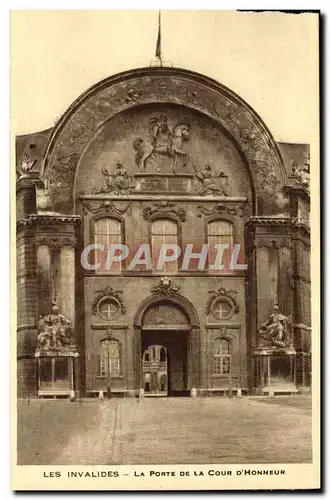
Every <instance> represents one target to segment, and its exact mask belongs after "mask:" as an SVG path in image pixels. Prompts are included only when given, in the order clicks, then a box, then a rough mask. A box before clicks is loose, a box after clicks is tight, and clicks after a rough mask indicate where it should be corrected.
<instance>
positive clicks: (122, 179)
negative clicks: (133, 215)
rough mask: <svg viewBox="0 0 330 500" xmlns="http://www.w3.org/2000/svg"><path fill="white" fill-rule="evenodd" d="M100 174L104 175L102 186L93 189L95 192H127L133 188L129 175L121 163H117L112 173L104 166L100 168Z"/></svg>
mask: <svg viewBox="0 0 330 500" xmlns="http://www.w3.org/2000/svg"><path fill="white" fill-rule="evenodd" d="M102 174H103V177H104V182H103V186H102V187H101V188H100V189H97V190H95V194H101V193H112V194H115V195H118V194H119V195H120V194H129V193H130V192H131V191H132V189H133V188H134V187H133V185H132V179H131V177H130V176H129V175H128V173H127V170H126V169H125V168H124V166H123V165H122V164H121V163H117V165H116V169H115V171H114V172H112V173H109V172H108V170H107V169H106V168H102Z"/></svg>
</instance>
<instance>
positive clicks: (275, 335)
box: [258, 303, 292, 349]
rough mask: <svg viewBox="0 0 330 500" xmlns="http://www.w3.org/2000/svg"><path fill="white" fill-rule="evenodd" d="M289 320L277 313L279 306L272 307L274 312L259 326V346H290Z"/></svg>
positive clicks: (287, 317)
mask: <svg viewBox="0 0 330 500" xmlns="http://www.w3.org/2000/svg"><path fill="white" fill-rule="evenodd" d="M290 327H291V318H290V317H289V316H284V315H283V314H280V312H279V306H278V304H277V303H276V304H275V305H274V312H273V314H271V315H270V316H269V318H268V319H267V321H266V322H265V323H264V324H263V325H262V326H261V328H260V330H259V332H258V336H259V346H260V347H261V346H262V347H277V348H282V349H283V348H286V347H291V346H292V340H291V332H290V330H291V328H290Z"/></svg>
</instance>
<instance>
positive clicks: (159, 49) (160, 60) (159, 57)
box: [150, 10, 173, 67]
mask: <svg viewBox="0 0 330 500" xmlns="http://www.w3.org/2000/svg"><path fill="white" fill-rule="evenodd" d="M155 56H156V58H157V60H156V61H151V62H150V66H160V67H163V66H169V67H172V66H173V63H171V62H169V61H164V60H163V56H162V18H161V10H159V11H158V35H157V42H156V53H155Z"/></svg>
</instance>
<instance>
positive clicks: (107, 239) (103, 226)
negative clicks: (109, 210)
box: [94, 217, 123, 273]
mask: <svg viewBox="0 0 330 500" xmlns="http://www.w3.org/2000/svg"><path fill="white" fill-rule="evenodd" d="M94 239H95V243H97V244H101V245H104V247H105V251H104V252H102V251H101V250H95V263H98V262H101V266H100V268H99V269H97V270H96V272H101V273H104V272H120V270H121V266H122V263H121V262H113V263H112V265H111V269H106V268H105V263H106V260H107V254H108V248H109V247H110V245H117V244H120V243H122V242H123V241H122V239H123V238H122V226H121V222H120V221H119V220H117V219H113V218H110V217H103V218H102V219H97V220H96V221H95V225H94Z"/></svg>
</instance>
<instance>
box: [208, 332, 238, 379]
mask: <svg viewBox="0 0 330 500" xmlns="http://www.w3.org/2000/svg"><path fill="white" fill-rule="evenodd" d="M217 342H219V345H221V342H227V344H228V352H229V354H217V353H216V343H217ZM224 358H229V372H228V373H223V366H224V365H223V360H224ZM216 360H220V372H219V373H218V372H216V371H215V367H216V366H217V364H216ZM232 368H233V357H232V340H231V339H229V338H228V337H223V336H221V337H216V338H214V339H213V340H212V378H227V379H228V378H230V376H231V374H232Z"/></svg>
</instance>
